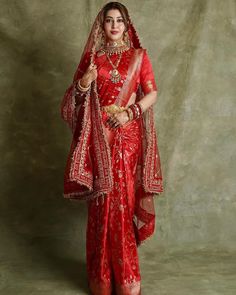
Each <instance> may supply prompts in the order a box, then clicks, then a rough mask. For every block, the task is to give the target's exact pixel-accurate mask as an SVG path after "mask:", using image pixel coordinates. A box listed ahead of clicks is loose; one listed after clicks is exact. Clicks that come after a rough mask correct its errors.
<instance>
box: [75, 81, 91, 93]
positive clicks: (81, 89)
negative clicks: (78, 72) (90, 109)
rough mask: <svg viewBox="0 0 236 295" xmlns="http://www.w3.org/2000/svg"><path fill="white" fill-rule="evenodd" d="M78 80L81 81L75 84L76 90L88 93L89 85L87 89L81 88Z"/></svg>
mask: <svg viewBox="0 0 236 295" xmlns="http://www.w3.org/2000/svg"><path fill="white" fill-rule="evenodd" d="M80 80H81V79H79V80H78V82H77V88H78V89H79V90H80V91H82V92H86V91H88V90H89V88H90V85H89V86H88V87H83V86H81V84H80Z"/></svg>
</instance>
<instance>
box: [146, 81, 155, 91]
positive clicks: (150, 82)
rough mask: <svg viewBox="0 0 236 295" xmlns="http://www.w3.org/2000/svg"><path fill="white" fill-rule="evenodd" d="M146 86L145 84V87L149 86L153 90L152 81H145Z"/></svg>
mask: <svg viewBox="0 0 236 295" xmlns="http://www.w3.org/2000/svg"><path fill="white" fill-rule="evenodd" d="M146 86H147V88H149V90H153V89H154V87H153V84H152V81H151V80H148V81H147V82H146Z"/></svg>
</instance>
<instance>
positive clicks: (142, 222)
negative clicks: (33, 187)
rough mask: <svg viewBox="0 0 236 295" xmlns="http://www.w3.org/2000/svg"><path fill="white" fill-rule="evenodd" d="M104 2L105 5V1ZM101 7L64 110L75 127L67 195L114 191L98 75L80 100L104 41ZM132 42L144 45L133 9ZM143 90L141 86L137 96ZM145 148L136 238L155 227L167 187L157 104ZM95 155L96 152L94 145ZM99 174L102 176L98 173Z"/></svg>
mask: <svg viewBox="0 0 236 295" xmlns="http://www.w3.org/2000/svg"><path fill="white" fill-rule="evenodd" d="M104 7H105V6H104ZM104 7H103V8H102V9H101V10H100V12H99V13H98V15H97V17H96V19H95V21H94V23H93V25H92V29H91V31H90V34H89V37H88V40H87V42H86V44H85V47H84V50H83V53H82V55H81V59H80V62H79V65H78V67H77V70H76V72H75V74H74V78H73V83H72V85H71V86H70V87H69V88H68V89H67V90H66V93H65V95H64V98H63V101H62V105H61V114H62V117H63V119H64V120H65V121H66V122H67V123H68V124H69V126H70V128H71V130H72V132H73V140H72V144H71V149H70V154H69V157H68V161H67V168H66V171H65V181H64V197H65V198H69V199H78V200H90V199H93V198H96V197H97V198H99V197H101V196H104V195H105V194H106V193H109V192H111V191H112V188H113V177H112V162H111V153H110V147H109V144H108V141H107V139H106V136H105V134H104V130H103V126H102V125H103V124H102V116H101V109H100V102H99V98H98V93H97V84H96V80H95V81H93V82H92V84H91V87H90V90H89V91H88V92H87V94H86V97H85V99H84V100H83V101H82V102H81V105H79V106H78V105H76V103H75V91H74V89H75V83H76V82H77V81H78V80H79V79H80V78H81V77H82V75H83V73H84V72H85V70H86V68H87V67H88V65H89V64H90V63H94V61H95V55H96V52H97V51H98V50H99V49H100V48H102V46H103V40H102V38H103V24H102V17H103V15H102V14H103V9H104ZM126 36H127V40H126V41H127V42H129V44H130V47H133V48H135V49H138V50H140V51H142V50H145V49H143V48H142V46H141V44H140V40H139V38H138V35H137V32H136V30H135V28H134V25H133V23H132V21H131V18H130V16H129V14H128V27H127V32H126ZM143 96H144V93H143V91H142V88H141V87H139V88H138V91H137V96H136V100H137V101H138V100H140V99H141V98H142V97H143ZM141 121H142V122H141V125H142V139H141V140H142V152H141V157H140V159H139V162H138V165H137V173H136V183H137V184H136V205H135V219H134V224H135V232H136V236H137V243H138V244H139V243H141V242H142V241H144V240H145V239H146V238H147V237H149V236H150V235H151V234H152V233H153V231H154V227H155V210H154V203H153V196H154V195H155V194H160V193H161V192H162V191H163V184H162V172H161V164H160V157H159V152H158V147H157V136H156V131H155V123H154V113H153V107H150V108H149V109H148V110H147V111H146V112H144V113H143V115H142V120H141ZM93 145H95V146H96V149H93V156H91V150H92V148H91V147H92V146H93ZM94 175H98V177H96V178H95V177H94Z"/></svg>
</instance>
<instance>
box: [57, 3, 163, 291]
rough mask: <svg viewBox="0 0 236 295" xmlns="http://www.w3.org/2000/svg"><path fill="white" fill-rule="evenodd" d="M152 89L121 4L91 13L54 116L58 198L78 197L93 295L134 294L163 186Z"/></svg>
mask: <svg viewBox="0 0 236 295" xmlns="http://www.w3.org/2000/svg"><path fill="white" fill-rule="evenodd" d="M156 99H157V86H156V83H155V78H154V73H153V70H152V66H151V63H150V60H149V57H148V55H147V52H146V50H145V49H143V48H142V47H141V45H140V42H139V39H138V37H137V33H136V31H135V29H134V26H133V24H132V22H131V20H130V17H129V14H128V11H127V8H126V7H125V6H124V5H122V4H120V3H119V2H110V3H108V4H106V5H105V6H104V7H103V8H102V10H101V11H100V12H99V14H98V16H97V17H96V20H95V22H94V25H93V27H92V30H91V33H90V36H89V39H88V41H87V44H86V46H85V48H84V51H83V54H82V57H81V61H80V63H79V66H78V68H77V71H76V73H75V75H74V79H73V83H72V84H71V86H70V87H69V88H68V89H67V91H66V93H65V96H64V99H63V101H62V109H61V110H62V117H63V119H64V120H65V121H66V122H67V123H68V124H69V126H70V128H71V130H72V132H73V140H72V144H71V149H70V154H69V157H68V161H67V167H66V171H65V181H64V197H65V198H69V199H78V200H86V201H87V204H88V224H87V237H86V239H87V240H86V241H87V243H86V250H87V252H86V259H87V272H88V280H89V287H90V290H91V293H92V294H94V295H97V294H101V295H105V294H111V293H112V292H113V291H114V292H115V294H119V295H120V294H132V295H138V294H141V287H140V281H141V278H140V269H139V262H138V253H137V246H139V245H140V244H141V243H142V242H143V241H144V240H146V239H147V238H148V237H150V236H151V235H152V234H153V232H154V225H155V212H154V204H153V197H154V195H155V194H160V193H161V192H162V191H163V186H162V173H161V167H160V158H159V153H158V149H157V140H156V133H155V126H154V118H153V108H152V106H153V104H154V103H155V102H156Z"/></svg>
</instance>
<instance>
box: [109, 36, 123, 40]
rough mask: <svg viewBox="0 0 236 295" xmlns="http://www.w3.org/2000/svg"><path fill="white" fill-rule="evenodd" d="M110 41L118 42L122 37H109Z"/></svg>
mask: <svg viewBox="0 0 236 295" xmlns="http://www.w3.org/2000/svg"><path fill="white" fill-rule="evenodd" d="M109 39H110V41H119V40H121V39H122V36H113V35H111V36H109Z"/></svg>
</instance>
